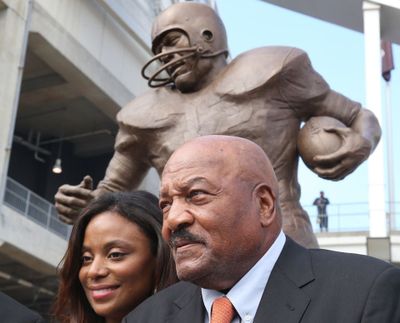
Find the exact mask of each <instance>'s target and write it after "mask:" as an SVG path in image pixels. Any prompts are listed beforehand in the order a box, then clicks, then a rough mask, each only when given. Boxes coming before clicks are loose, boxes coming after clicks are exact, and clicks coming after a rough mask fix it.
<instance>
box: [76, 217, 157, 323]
mask: <svg viewBox="0 0 400 323" xmlns="http://www.w3.org/2000/svg"><path fill="white" fill-rule="evenodd" d="M81 262H82V265H81V269H80V271H79V280H80V282H81V284H82V287H83V289H84V291H85V294H86V297H87V299H88V301H89V303H90V305H91V306H92V308H93V310H94V311H95V312H96V313H97V314H98V315H100V316H102V317H104V318H105V319H106V322H120V321H121V319H122V318H123V317H124V316H125V315H126V314H128V313H129V312H130V311H131V310H132V309H134V308H135V307H136V306H137V305H138V304H139V303H140V302H142V301H143V300H144V299H145V298H146V297H148V296H150V295H151V294H152V291H153V289H154V273H155V262H156V261H155V257H154V256H153V254H152V252H151V249H150V241H149V239H148V238H147V236H146V235H145V234H144V233H143V232H142V230H141V229H140V227H139V226H138V225H137V224H135V223H132V222H130V221H129V220H127V219H126V218H124V217H122V216H121V215H119V214H118V213H116V212H110V211H106V212H103V213H100V214H98V215H96V216H95V217H94V218H93V219H92V220H91V221H90V222H89V224H88V226H87V227H86V231H85V236H84V240H83V246H82V257H81Z"/></svg>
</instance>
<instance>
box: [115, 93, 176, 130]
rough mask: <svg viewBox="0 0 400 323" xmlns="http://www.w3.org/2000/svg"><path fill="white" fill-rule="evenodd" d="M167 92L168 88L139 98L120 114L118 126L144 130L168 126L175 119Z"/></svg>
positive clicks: (118, 115)
mask: <svg viewBox="0 0 400 323" xmlns="http://www.w3.org/2000/svg"><path fill="white" fill-rule="evenodd" d="M167 92H168V90H167V89H166V88H157V89H150V90H148V91H146V92H145V93H144V94H142V95H139V96H137V97H136V98H134V99H133V100H132V101H131V102H129V103H128V104H127V105H126V106H124V107H123V108H122V109H121V110H120V111H119V112H118V114H117V122H118V124H120V125H125V126H128V127H133V128H139V129H144V130H145V129H155V128H161V127H166V126H168V125H169V124H171V122H173V119H174V118H173V114H172V113H171V106H172V105H171V104H169V102H171V95H170V94H169V93H167Z"/></svg>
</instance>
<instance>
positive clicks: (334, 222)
mask: <svg viewBox="0 0 400 323" xmlns="http://www.w3.org/2000/svg"><path fill="white" fill-rule="evenodd" d="M394 205H395V209H396V213H395V214H393V215H389V214H388V212H387V214H386V218H387V223H388V228H389V230H391V231H393V230H400V202H395V203H394ZM303 208H304V209H305V210H306V211H307V213H308V215H309V216H310V221H311V224H312V226H313V229H314V232H319V231H320V229H319V224H317V208H316V206H315V205H303ZM387 209H389V207H388V205H387ZM327 214H328V228H329V231H330V232H358V231H369V204H368V202H357V203H340V204H329V205H328V206H327Z"/></svg>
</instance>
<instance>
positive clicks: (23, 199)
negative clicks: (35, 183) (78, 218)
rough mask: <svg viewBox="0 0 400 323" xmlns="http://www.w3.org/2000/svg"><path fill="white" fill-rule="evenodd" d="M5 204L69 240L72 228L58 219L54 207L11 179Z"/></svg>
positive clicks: (8, 181)
mask: <svg viewBox="0 0 400 323" xmlns="http://www.w3.org/2000/svg"><path fill="white" fill-rule="evenodd" d="M4 204H6V205H7V206H9V207H10V208H12V209H14V210H16V211H17V212H18V213H21V214H22V215H24V216H25V217H27V218H29V219H30V220H32V221H34V222H36V223H37V224H39V225H41V226H42V227H44V228H46V229H47V230H49V231H51V232H53V233H54V234H57V235H58V236H60V237H61V238H63V239H65V240H68V238H69V235H70V233H71V226H70V225H68V224H65V223H63V222H61V221H60V220H59V219H58V217H57V212H56V210H55V207H54V205H53V204H51V203H50V202H48V201H46V200H45V199H43V198H41V197H40V196H38V195H36V194H35V193H33V192H31V191H30V190H28V189H27V188H26V187H24V186H22V185H21V184H19V183H18V182H16V181H15V180H13V179H12V178H9V177H8V178H7V183H6V191H5V195H4Z"/></svg>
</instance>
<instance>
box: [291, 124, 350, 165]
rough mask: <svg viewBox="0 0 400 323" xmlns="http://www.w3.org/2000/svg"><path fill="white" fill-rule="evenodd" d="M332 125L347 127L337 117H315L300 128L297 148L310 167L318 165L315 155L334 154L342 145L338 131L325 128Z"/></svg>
mask: <svg viewBox="0 0 400 323" xmlns="http://www.w3.org/2000/svg"><path fill="white" fill-rule="evenodd" d="M332 127H336V128H346V126H345V125H344V124H343V123H342V122H341V121H339V120H337V119H335V118H331V117H313V118H310V119H309V120H308V121H307V122H306V123H305V124H304V126H303V127H302V128H301V129H300V131H299V135H298V137H297V149H298V151H299V154H300V156H301V158H302V159H303V161H304V163H305V164H306V166H307V167H309V168H310V169H313V168H314V167H315V166H316V163H315V162H314V161H313V158H314V157H315V156H317V155H328V154H332V153H334V152H335V151H337V150H338V149H339V148H340V146H341V145H342V139H341V137H340V136H339V135H338V134H337V133H335V132H328V131H325V130H324V128H332ZM326 166H333V165H326Z"/></svg>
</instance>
